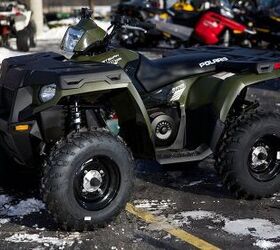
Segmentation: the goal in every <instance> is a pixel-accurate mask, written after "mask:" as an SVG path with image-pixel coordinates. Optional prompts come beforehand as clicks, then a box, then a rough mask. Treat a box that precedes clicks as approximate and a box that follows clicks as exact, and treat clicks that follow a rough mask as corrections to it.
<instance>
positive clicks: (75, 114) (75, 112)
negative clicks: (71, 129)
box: [72, 100, 81, 132]
mask: <svg viewBox="0 0 280 250" xmlns="http://www.w3.org/2000/svg"><path fill="white" fill-rule="evenodd" d="M72 118H73V123H74V125H75V130H76V132H79V131H80V129H81V112H80V109H79V104H78V101H77V100H75V102H74V108H73V109H72Z"/></svg>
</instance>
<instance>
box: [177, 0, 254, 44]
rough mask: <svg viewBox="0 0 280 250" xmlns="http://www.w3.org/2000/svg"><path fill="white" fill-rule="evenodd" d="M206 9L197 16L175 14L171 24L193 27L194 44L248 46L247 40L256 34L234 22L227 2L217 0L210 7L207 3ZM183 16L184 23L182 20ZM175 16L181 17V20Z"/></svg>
mask: <svg viewBox="0 0 280 250" xmlns="http://www.w3.org/2000/svg"><path fill="white" fill-rule="evenodd" d="M208 7H209V8H208V9H204V10H203V11H202V12H200V13H199V14H195V13H193V14H191V13H186V12H185V13H183V12H181V13H176V12H175V13H174V14H175V16H174V17H173V22H174V23H177V24H178V23H180V24H185V25H186V26H188V27H194V32H193V34H192V43H194V44H196V43H199V44H202V45H217V44H220V45H224V46H230V45H242V46H250V42H249V39H248V38H249V37H250V35H254V34H256V32H255V31H254V30H251V29H250V28H248V27H247V26H245V25H244V24H241V23H240V22H238V21H237V20H235V18H234V13H233V10H232V6H231V5H230V3H229V1H228V0H217V1H215V3H214V4H213V3H212V5H211V4H210V3H209V5H208ZM184 14H185V17H186V20H185V21H184V19H182V17H184ZM176 15H177V16H180V15H181V19H180V17H179V18H178V17H176ZM188 15H189V16H190V18H189V19H188V18H187V16H188ZM192 15H193V16H192Z"/></svg>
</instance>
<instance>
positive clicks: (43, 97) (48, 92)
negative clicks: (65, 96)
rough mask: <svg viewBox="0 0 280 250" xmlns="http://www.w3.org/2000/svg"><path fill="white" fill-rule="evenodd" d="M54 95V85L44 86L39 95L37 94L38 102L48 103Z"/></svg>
mask: <svg viewBox="0 0 280 250" xmlns="http://www.w3.org/2000/svg"><path fill="white" fill-rule="evenodd" d="M55 94H56V85H55V84H50V85H47V86H44V87H42V88H41V90H40V94H39V98H40V101H41V102H43V103H45V102H48V101H50V100H51V99H53V98H54V97H55Z"/></svg>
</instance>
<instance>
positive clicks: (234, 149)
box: [215, 111, 280, 199]
mask: <svg viewBox="0 0 280 250" xmlns="http://www.w3.org/2000/svg"><path fill="white" fill-rule="evenodd" d="M255 151H256V152H258V153H257V154H256V152H255ZM262 151H265V152H262ZM264 153H265V154H266V155H265V156H264ZM279 153H280V115H279V114H277V113H264V112H258V111H254V112H249V113H247V114H244V115H242V116H241V117H239V118H238V119H236V120H235V121H233V123H232V124H231V125H230V126H228V128H227V130H226V132H225V134H224V136H223V139H222V142H221V144H220V146H219V148H218V150H217V152H216V154H215V156H216V170H217V171H218V173H219V175H220V176H221V177H222V180H223V182H224V184H225V186H226V187H227V188H228V189H229V190H230V191H231V192H232V193H233V194H235V196H236V197H238V198H245V199H259V198H263V197H269V196H271V195H273V194H274V193H276V192H278V191H279V190H280V174H279V173H280V160H279ZM261 157H262V158H261ZM265 157H266V158H265Z"/></svg>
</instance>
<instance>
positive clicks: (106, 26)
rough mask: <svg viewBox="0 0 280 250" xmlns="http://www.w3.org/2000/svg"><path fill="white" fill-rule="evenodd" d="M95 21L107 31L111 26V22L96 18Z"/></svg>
mask: <svg viewBox="0 0 280 250" xmlns="http://www.w3.org/2000/svg"><path fill="white" fill-rule="evenodd" d="M94 22H95V23H96V24H97V25H98V26H99V27H100V28H101V29H103V30H105V31H107V30H108V29H109V27H110V26H111V22H106V21H99V20H94Z"/></svg>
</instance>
